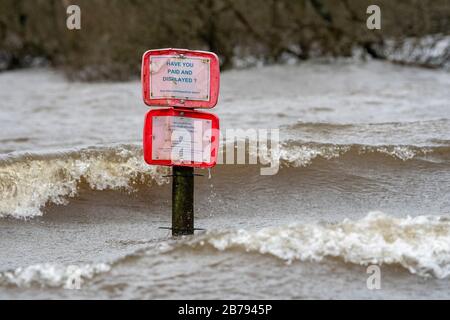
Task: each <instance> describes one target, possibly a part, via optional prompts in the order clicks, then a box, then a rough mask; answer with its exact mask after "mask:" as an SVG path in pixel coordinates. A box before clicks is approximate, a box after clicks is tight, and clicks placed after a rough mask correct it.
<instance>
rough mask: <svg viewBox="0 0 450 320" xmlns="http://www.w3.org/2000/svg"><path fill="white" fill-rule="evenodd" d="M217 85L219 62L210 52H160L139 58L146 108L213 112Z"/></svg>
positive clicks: (177, 50) (162, 50) (152, 51)
mask: <svg viewBox="0 0 450 320" xmlns="http://www.w3.org/2000/svg"><path fill="white" fill-rule="evenodd" d="M219 83H220V69H219V59H218V57H217V55H216V54H214V53H212V52H206V51H192V50H185V49H159V50H149V51H147V52H146V53H144V56H143V57H142V92H143V96H144V102H145V104H147V105H149V106H159V107H184V108H206V109H210V108H214V106H215V105H216V104H217V99H218V97H219Z"/></svg>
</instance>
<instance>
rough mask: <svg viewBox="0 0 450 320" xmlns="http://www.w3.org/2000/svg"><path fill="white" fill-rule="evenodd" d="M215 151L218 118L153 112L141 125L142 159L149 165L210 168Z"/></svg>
mask: <svg viewBox="0 0 450 320" xmlns="http://www.w3.org/2000/svg"><path fill="white" fill-rule="evenodd" d="M218 151H219V118H217V116H215V115H214V114H211V113H206V112H199V111H192V110H185V109H173V108H171V109H156V110H151V111H149V112H148V113H147V115H146V118H145V124H144V159H145V162H147V163H148V164H152V165H163V166H175V165H176V166H187V167H197V168H211V167H213V166H215V165H216V162H217V154H218Z"/></svg>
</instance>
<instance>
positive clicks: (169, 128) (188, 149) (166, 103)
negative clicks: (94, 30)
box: [142, 49, 220, 236]
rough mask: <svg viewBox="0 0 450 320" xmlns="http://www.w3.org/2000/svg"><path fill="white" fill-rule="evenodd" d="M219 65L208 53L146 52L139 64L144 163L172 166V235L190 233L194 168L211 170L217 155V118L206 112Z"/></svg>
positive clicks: (214, 93) (211, 103)
mask: <svg viewBox="0 0 450 320" xmlns="http://www.w3.org/2000/svg"><path fill="white" fill-rule="evenodd" d="M219 81H220V71H219V60H218V58H217V56H216V55H215V54H214V53H212V52H205V51H191V50H185V49H160V50H149V51H147V52H146V53H144V56H143V59H142V92H143V98H144V103H145V104H147V105H149V106H157V107H168V109H156V110H151V111H149V112H148V113H147V115H146V119H145V125H144V159H145V161H146V162H147V163H148V164H151V165H164V166H172V227H171V228H170V229H171V230H172V235H174V236H179V235H190V234H193V233H194V230H195V228H194V175H195V174H194V168H211V167H213V166H214V165H215V164H216V162H217V155H218V150H219V119H218V118H217V117H216V116H215V115H213V114H210V113H206V112H198V111H195V110H194V108H203V109H205V108H206V109H209V108H213V107H214V106H215V105H216V104H217V100H218V96H219Z"/></svg>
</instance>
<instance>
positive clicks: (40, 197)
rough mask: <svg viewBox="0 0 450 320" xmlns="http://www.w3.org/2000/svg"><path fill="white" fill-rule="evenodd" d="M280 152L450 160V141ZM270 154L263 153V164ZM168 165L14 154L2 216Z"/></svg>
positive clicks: (0, 193)
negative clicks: (264, 155) (445, 144)
mask: <svg viewBox="0 0 450 320" xmlns="http://www.w3.org/2000/svg"><path fill="white" fill-rule="evenodd" d="M278 156H279V158H280V165H281V168H283V167H307V166H309V165H311V164H312V162H313V161H315V160H318V159H322V160H325V161H328V160H332V159H336V158H341V159H343V160H354V159H356V160H357V161H366V160H367V157H374V156H375V157H385V158H386V157H388V158H389V159H391V160H393V161H398V160H401V161H408V160H413V159H415V160H420V161H429V162H442V161H444V162H448V161H449V160H450V147H446V146H433V147H418V146H408V145H392V146H390V145H384V146H371V145H358V144H349V145H336V144H322V143H314V142H308V143H301V142H298V141H287V142H284V143H282V144H281V147H280V150H279V154H278ZM266 160H267V159H262V160H261V164H264V161H266ZM377 160H378V159H377ZM169 170H170V169H169V168H167V167H160V166H148V165H147V164H145V162H144V160H143V156H142V148H141V147H140V146H138V145H118V146H110V147H90V148H83V149H79V150H71V151H66V152H57V153H47V154H21V155H14V156H13V155H9V156H7V157H3V158H1V159H0V217H14V218H32V217H36V216H40V215H42V208H43V207H45V205H46V204H57V205H60V204H67V202H68V199H69V198H71V197H75V196H76V195H77V194H78V193H79V191H80V189H81V188H88V189H90V190H106V189H111V190H126V191H128V192H132V191H135V190H138V189H140V188H144V187H148V186H151V185H154V184H157V185H162V184H166V183H169V182H170V179H169V178H168V177H167V174H168V173H169V172H170V171H169ZM218 170H220V166H219V168H218Z"/></svg>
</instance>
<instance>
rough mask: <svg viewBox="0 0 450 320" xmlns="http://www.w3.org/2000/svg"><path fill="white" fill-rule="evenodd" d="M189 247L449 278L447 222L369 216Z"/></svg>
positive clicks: (200, 240) (213, 238)
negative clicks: (378, 266) (386, 266)
mask: <svg viewBox="0 0 450 320" xmlns="http://www.w3.org/2000/svg"><path fill="white" fill-rule="evenodd" d="M188 244H189V245H191V246H203V245H206V244H209V245H211V246H213V247H214V248H216V249H218V250H227V249H231V248H241V249H244V250H245V251H248V252H259V253H261V254H270V255H273V256H275V257H278V258H280V259H283V260H286V261H287V262H288V263H291V262H292V261H294V260H300V261H313V262H314V261H316V262H318V261H322V260H323V259H324V258H327V257H335V258H340V259H343V260H344V261H345V262H351V263H355V264H360V265H369V264H399V265H401V266H403V267H404V268H406V269H408V270H409V271H410V272H411V273H413V274H417V275H420V276H425V277H426V276H434V277H437V278H445V277H447V276H449V275H450V220H449V219H446V218H442V217H436V216H418V217H406V218H403V219H402V218H395V217H392V216H389V215H386V214H384V213H381V212H371V213H369V214H368V215H367V216H366V217H365V218H363V219H361V220H355V221H353V220H348V219H345V220H344V221H343V222H341V223H337V224H303V225H302V224H295V225H290V226H287V227H276V228H264V229H261V230H257V231H248V230H238V231H231V232H221V233H217V232H209V233H208V234H207V235H205V236H201V237H197V238H194V239H193V240H190V241H189V242H188Z"/></svg>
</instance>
